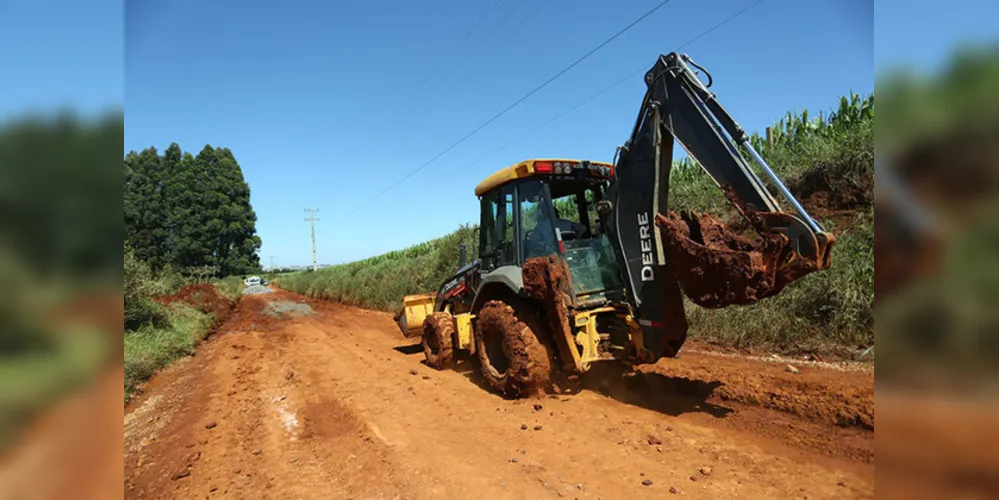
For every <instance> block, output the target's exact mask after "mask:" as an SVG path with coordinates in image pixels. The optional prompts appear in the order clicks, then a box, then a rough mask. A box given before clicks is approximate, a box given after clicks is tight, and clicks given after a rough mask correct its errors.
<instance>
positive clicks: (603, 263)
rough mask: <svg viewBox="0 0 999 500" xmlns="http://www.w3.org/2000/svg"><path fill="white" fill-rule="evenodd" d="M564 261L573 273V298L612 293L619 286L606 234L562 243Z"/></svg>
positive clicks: (615, 264) (615, 266) (620, 283)
mask: <svg viewBox="0 0 999 500" xmlns="http://www.w3.org/2000/svg"><path fill="white" fill-rule="evenodd" d="M564 244H565V260H566V262H567V263H568V264H569V272H570V273H572V284H573V292H574V293H575V294H576V295H585V294H590V293H596V292H600V291H603V290H612V289H616V288H619V287H621V286H622V282H621V277H620V275H619V274H618V266H617V262H616V260H615V258H614V250H613V249H612V248H611V246H610V240H608V239H607V235H606V234H601V235H600V236H597V237H594V238H586V239H582V240H571V241H566V242H564Z"/></svg>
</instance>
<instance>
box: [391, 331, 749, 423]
mask: <svg viewBox="0 0 999 500" xmlns="http://www.w3.org/2000/svg"><path fill="white" fill-rule="evenodd" d="M393 349H395V350H396V351H398V352H401V353H403V354H407V355H416V354H420V355H422V354H423V347H422V345H421V344H412V345H400V346H396V347H394V348H393ZM421 357H422V356H421ZM420 362H421V363H423V364H426V361H425V360H422V359H421V360H420ZM451 369H453V370H454V371H456V372H458V373H460V374H461V375H463V376H464V377H465V378H467V379H468V380H469V381H470V382H472V383H473V384H475V385H477V386H478V387H479V388H481V389H482V390H484V391H486V392H488V393H490V394H495V393H494V392H493V391H492V390H491V389H490V388H489V385H488V384H487V383H486V380H485V379H484V378H483V377H482V372H481V371H480V370H479V364H478V361H477V360H476V359H475V356H471V355H469V354H467V353H455V363H454V365H452V367H451ZM554 382H555V385H557V386H558V388H559V389H558V394H562V395H564V396H570V397H571V396H572V395H574V394H578V393H579V392H581V391H583V390H589V391H593V392H595V393H597V394H602V395H604V396H607V397H609V398H613V399H616V400H618V401H620V402H622V403H625V404H629V405H634V406H640V407H642V408H646V409H649V410H654V411H658V412H661V413H665V414H668V415H674V416H676V415H680V414H683V413H692V412H701V413H707V414H709V415H712V416H714V417H718V418H723V417H725V416H726V415H727V414H729V413H731V412H732V411H733V410H732V409H731V408H726V407H724V406H719V405H716V404H713V403H709V402H707V400H708V399H709V398H710V397H711V394H712V393H713V392H714V390H715V389H716V388H718V387H719V386H721V385H722V382H719V381H712V382H705V381H703V380H690V379H687V378H682V377H667V376H665V375H662V374H658V373H641V372H636V371H632V369H631V368H630V367H628V366H627V365H624V364H621V363H596V364H594V365H593V367H592V368H590V370H589V371H588V372H586V374H585V375H583V376H582V377H580V379H579V380H577V381H569V380H568V379H567V378H566V377H565V376H564V375H560V376H556V380H555V381H554ZM549 392H551V391H549ZM497 396H499V395H497Z"/></svg>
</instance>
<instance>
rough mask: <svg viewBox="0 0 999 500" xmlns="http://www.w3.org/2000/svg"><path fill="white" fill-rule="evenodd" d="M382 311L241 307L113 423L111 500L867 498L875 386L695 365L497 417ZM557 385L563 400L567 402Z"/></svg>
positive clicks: (293, 299)
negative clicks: (119, 495)
mask: <svg viewBox="0 0 999 500" xmlns="http://www.w3.org/2000/svg"><path fill="white" fill-rule="evenodd" d="M413 343H414V341H413V340H407V339H404V338H403V337H402V336H401V334H400V333H399V331H398V328H397V327H396V326H395V324H394V323H393V322H392V319H391V315H389V314H385V313H379V312H372V311H365V310H360V309H355V308H349V307H345V306H340V305H336V304H331V303H324V302H313V301H309V300H306V299H303V298H301V297H299V296H296V295H293V294H290V293H287V292H283V291H277V292H276V293H272V294H264V295H254V296H247V297H244V298H243V299H242V301H241V302H240V304H239V306H238V308H237V311H236V313H235V314H234V315H233V317H232V318H231V319H230V320H229V322H228V323H227V324H226V325H224V326H223V327H222V328H221V330H220V333H219V334H216V335H214V336H213V337H211V338H210V339H209V340H208V341H206V343H205V344H204V345H203V346H202V347H201V348H200V349H199V351H198V354H197V355H196V356H194V357H190V358H186V359H184V360H181V361H179V362H178V363H176V364H175V365H173V366H172V367H170V368H169V369H167V370H165V371H164V372H162V373H160V374H159V375H158V376H156V377H155V378H154V379H153V380H151V381H150V383H149V384H148V386H147V387H146V389H145V393H144V394H143V395H142V396H140V397H139V398H138V399H136V400H135V401H134V402H133V403H132V404H131V405H130V406H129V407H128V408H126V411H125V495H126V497H128V498H214V497H222V496H226V497H231V498H358V499H360V498H409V499H426V498H456V499H457V498H490V499H493V498H549V497H551V498H557V497H565V498H594V499H595V498H604V499H614V498H664V497H670V496H672V495H671V494H675V495H683V496H687V497H692V498H858V497H860V498H864V497H873V495H874V472H875V471H874V432H873V426H874V418H873V415H874V389H873V378H874V376H873V371H862V370H861V371H843V370H837V369H833V368H823V367H820V366H817V365H807V366H806V365H799V367H800V369H801V370H800V373H791V372H789V371H787V368H786V365H787V363H785V362H770V361H766V360H751V359H746V358H741V357H734V356H725V355H719V354H712V353H703V352H697V351H698V349H697V346H695V345H691V348H690V349H689V350H688V351H685V352H684V353H683V354H682V355H681V357H680V358H679V359H674V360H662V361H660V363H659V364H657V365H655V366H644V367H641V369H639V370H637V371H636V372H631V373H627V372H625V371H624V370H623V369H621V368H616V367H615V366H613V365H607V366H604V367H602V368H601V369H599V370H596V371H594V372H591V373H589V374H587V376H586V377H584V379H583V382H582V384H583V387H582V388H581V390H579V391H578V392H577V391H570V392H571V393H570V394H560V395H551V396H549V397H546V398H544V399H537V400H529V401H509V400H504V399H502V398H501V397H499V396H496V395H494V394H492V393H490V392H488V391H487V390H485V389H484V388H483V386H482V385H481V382H480V380H479V378H478V376H477V374H476V371H475V370H474V366H473V365H471V364H470V363H463V364H462V365H460V366H459V369H458V370H455V371H443V372H438V371H435V370H433V369H431V368H429V367H427V366H425V365H424V364H422V363H421V361H422V359H423V354H422V352H421V351H418V350H417V349H413V348H412V347H411V346H412V344H413ZM566 389H571V388H566Z"/></svg>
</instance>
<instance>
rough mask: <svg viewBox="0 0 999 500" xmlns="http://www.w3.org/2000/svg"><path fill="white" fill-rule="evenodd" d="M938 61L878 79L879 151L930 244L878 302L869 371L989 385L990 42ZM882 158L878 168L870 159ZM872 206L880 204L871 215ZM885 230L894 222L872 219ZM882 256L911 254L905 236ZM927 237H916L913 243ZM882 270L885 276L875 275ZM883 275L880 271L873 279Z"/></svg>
mask: <svg viewBox="0 0 999 500" xmlns="http://www.w3.org/2000/svg"><path fill="white" fill-rule="evenodd" d="M951 61H952V62H951V63H950V64H949V65H948V66H947V67H945V68H943V71H941V72H939V73H935V74H927V75H915V74H911V73H909V72H907V71H895V72H892V73H890V74H887V75H886V76H885V77H883V78H882V79H881V80H880V81H879V82H878V85H877V93H878V98H879V99H880V100H881V102H882V117H881V118H880V121H879V123H878V137H877V141H878V151H879V154H882V152H884V154H885V156H886V159H887V160H888V161H886V164H885V166H884V168H885V169H886V170H887V169H892V170H893V171H894V172H895V174H896V175H897V176H898V177H899V178H900V179H901V180H902V181H903V182H904V183H905V184H908V185H910V186H912V192H913V196H914V198H915V199H916V200H917V202H918V203H920V204H921V205H922V207H923V209H924V210H926V211H928V212H929V213H930V214H932V218H933V220H932V223H933V225H934V226H935V227H933V231H934V232H935V233H936V234H935V235H934V236H937V237H938V238H939V242H938V245H936V246H937V248H933V246H929V248H931V251H930V252H928V253H929V255H928V257H929V258H928V259H925V260H923V261H920V262H916V264H923V263H926V264H929V265H925V264H924V265H923V266H918V269H914V270H911V271H910V273H909V275H908V276H907V278H909V280H908V281H905V282H902V284H901V286H899V287H898V288H897V289H895V290H893V291H892V292H891V293H885V294H882V296H881V297H880V298H879V301H878V306H877V315H878V342H879V343H880V344H881V345H880V349H879V354H880V356H879V359H878V362H879V365H878V379H879V382H881V381H887V382H897V383H900V384H902V385H906V386H909V387H916V386H918V387H919V388H920V390H924V388H940V389H944V390H947V391H949V392H950V393H951V394H953V393H964V392H965V391H967V390H968V389H969V388H971V387H973V386H974V385H981V386H983V387H984V388H985V390H986V391H987V392H989V393H992V394H994V392H995V380H996V375H997V373H999V328H996V325H999V307H997V303H996V302H997V301H996V298H997V297H999V295H997V294H996V293H995V292H996V290H999V260H997V259H996V256H997V255H999V217H996V216H997V215H999V93H997V92H996V91H995V90H996V89H997V88H999V44H992V45H991V46H983V47H980V48H972V49H967V50H962V51H959V52H957V53H956V54H955V55H954V57H952V58H951ZM879 168H881V167H879ZM879 215H880V214H879ZM881 220H882V222H881V224H882V227H880V228H879V230H881V231H882V232H883V233H882V234H887V235H890V234H892V231H889V229H892V228H893V227H892V226H891V225H890V224H897V222H893V221H892V219H891V218H888V217H885V218H883V219H881ZM884 241H885V243H884V246H885V250H884V252H885V257H884V258H891V257H894V256H896V255H898V256H901V257H907V256H908V255H907V253H909V252H911V254H913V255H920V256H922V255H921V254H920V253H919V252H918V249H919V248H921V247H922V246H920V247H916V246H915V245H913V243H914V242H907V245H906V247H905V248H904V250H907V251H908V252H906V251H898V250H895V251H893V250H892V248H891V245H889V243H890V242H891V241H892V240H890V239H888V238H886V239H885V240H884ZM920 243H926V242H920ZM880 279H882V280H884V279H885V278H884V277H881V278H880ZM882 283H884V282H883V281H882V282H879V285H881V284H882Z"/></svg>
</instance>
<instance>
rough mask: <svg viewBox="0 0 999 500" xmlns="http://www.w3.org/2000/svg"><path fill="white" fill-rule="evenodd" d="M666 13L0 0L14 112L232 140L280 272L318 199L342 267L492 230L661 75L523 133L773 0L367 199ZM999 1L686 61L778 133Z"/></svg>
mask: <svg viewBox="0 0 999 500" xmlns="http://www.w3.org/2000/svg"><path fill="white" fill-rule="evenodd" d="M656 3H658V2H657V1H655V0H641V1H637V0H636V1H629V2H601V1H596V0H578V1H570V0H498V1H497V0H483V1H474V2H458V1H456V0H433V1H427V2H388V3H386V2H367V1H362V0H352V1H346V0H345V1H340V2H326V1H323V2H319V1H314V2H304V1H303V2H288V3H284V4H281V3H275V2H262V1H241V2H198V1H191V0H173V1H169V2H152V1H142V2H138V1H136V2H131V1H130V2H128V3H127V8H125V9H123V8H122V4H121V3H118V2H107V1H105V0H96V1H92V2H70V1H68V0H52V1H49V0H15V1H14V2H4V3H3V4H2V6H0V41H3V42H4V46H5V47H12V46H16V47H23V50H5V51H3V53H2V55H0V63H2V67H4V68H5V72H4V78H3V79H0V116H6V115H9V114H11V113H13V112H20V111H23V110H25V109H49V108H52V107H53V106H55V105H56V104H59V103H62V104H70V105H72V106H74V107H75V108H76V109H79V110H82V111H84V112H95V111H96V110H100V109H105V108H107V107H109V106H115V105H118V106H120V105H121V104H122V102H124V106H125V109H126V136H125V138H124V147H125V151H128V150H133V149H134V150H139V149H142V148H145V147H148V146H155V147H157V148H158V149H160V150H162V149H163V148H165V147H166V146H167V145H169V143H170V142H174V141H175V142H178V143H179V144H180V145H181V147H183V148H184V149H185V150H188V151H193V152H196V151H198V150H199V149H200V148H201V147H203V146H204V145H205V144H208V143H210V144H212V145H215V146H227V147H229V148H231V149H232V150H233V152H234V153H235V155H236V157H237V159H238V161H239V162H240V164H241V166H242V168H243V172H244V175H245V177H246V179H247V181H248V182H249V184H250V188H251V190H252V200H251V201H252V203H253V205H254V208H255V210H256V212H257V215H258V218H259V220H258V223H257V228H258V232H259V233H260V235H261V237H262V238H263V240H264V246H263V248H262V250H261V252H260V254H261V257H262V258H261V261H262V262H263V263H264V264H265V265H267V264H269V262H270V256H271V255H273V256H274V261H275V263H276V264H278V265H288V264H306V263H309V262H310V261H311V253H310V248H309V230H308V224H307V223H306V222H305V220H304V219H305V215H306V214H305V213H304V212H303V209H304V208H306V207H314V208H319V209H320V210H321V211H320V213H319V217H320V219H321V220H320V222H319V223H318V224H317V228H316V232H317V240H318V246H319V260H320V262H323V263H339V262H343V261H349V260H354V259H358V258H362V257H366V256H370V255H375V254H378V253H381V252H384V251H388V250H391V249H396V248H402V247H405V246H408V245H410V244H414V243H418V242H420V241H424V240H427V239H429V238H433V237H437V236H441V235H443V234H446V233H448V232H450V231H452V230H453V229H454V228H455V227H457V226H458V225H459V224H461V223H469V222H474V221H475V220H476V219H477V203H476V200H475V197H474V195H473V192H472V190H473V187H474V186H475V184H476V183H478V182H479V181H480V180H481V179H482V178H484V177H485V176H486V175H488V174H489V173H491V172H493V171H495V170H496V169H498V168H501V167H504V166H506V165H508V164H511V163H514V162H516V161H519V160H521V159H523V158H527V157H536V156H571V157H579V158H589V159H597V160H609V159H610V158H611V157H612V155H613V151H614V147H615V146H616V145H618V144H620V143H621V142H623V141H624V140H625V139H627V136H628V133H629V132H630V130H631V126H632V124H633V121H634V118H635V114H636V112H637V111H638V106H639V104H640V101H641V98H642V95H643V92H644V85H643V83H642V81H641V77H640V74H636V75H635V76H634V77H633V78H631V79H630V80H628V81H626V82H625V83H623V84H621V85H618V86H617V87H615V88H613V89H612V90H610V91H608V92H606V93H605V94H603V95H601V96H600V97H599V98H597V99H595V100H593V101H591V102H589V103H588V104H586V105H585V106H582V107H580V108H579V109H577V110H575V111H573V112H572V113H569V114H567V115H565V116H564V117H562V118H560V119H559V120H557V121H555V122H554V123H551V124H550V125H548V126H546V127H544V128H542V129H540V130H537V131H536V132H534V133H532V134H530V135H529V136H528V137H526V138H522V139H520V140H517V141H515V139H518V138H521V137H523V136H524V134H525V133H526V132H528V131H531V130H532V129H535V128H536V127H537V126H538V125H540V124H541V123H544V122H546V121H548V120H550V119H551V118H552V117H554V116H556V115H559V114H560V113H562V112H564V111H565V110H566V109H568V108H570V107H572V106H574V105H576V104H577V103H579V102H581V101H583V100H584V99H586V98H588V97H590V96H592V95H593V94H594V93H596V92H598V91H599V90H601V89H604V88H606V87H607V86H609V85H611V84H612V83H614V82H617V81H619V80H620V79H621V78H622V77H624V76H626V75H628V74H629V73H632V72H635V71H636V70H641V69H643V68H647V67H649V66H650V65H651V64H652V63H653V62H654V61H655V58H656V56H657V55H658V54H659V53H665V52H669V51H671V50H674V49H676V48H677V46H678V45H680V44H681V43H684V42H686V41H688V40H690V39H691V38H693V37H695V36H697V35H699V34H701V33H703V32H704V31H705V30H706V29H708V28H710V27H711V26H713V25H715V24H716V23H717V22H719V21H720V20H722V19H724V18H726V17H728V16H730V15H731V14H733V13H735V12H737V11H739V10H740V9H743V8H744V7H746V6H748V5H750V4H751V3H753V1H752V0H710V1H709V0H672V1H671V2H670V3H669V4H667V5H666V6H665V7H663V8H662V9H660V10H659V11H657V12H656V13H655V14H653V15H652V16H650V17H649V18H647V19H645V20H644V21H643V22H641V23H640V24H638V25H637V26H635V27H634V28H633V29H631V30H630V31H628V32H627V33H625V34H624V35H622V36H621V37H619V38H618V39H616V40H615V41H614V42H612V43H610V44H609V45H607V46H606V47H604V48H603V49H602V50H600V51H599V52H597V53H596V54H594V55H593V56H592V57H590V58H589V59H587V60H586V61H584V62H583V63H581V64H579V65H578V66H577V67H575V68H574V69H573V70H571V71H570V72H568V73H566V74H565V75H564V76H563V77H561V78H559V79H558V80H556V81H555V82H554V83H552V84H551V85H550V86H548V87H547V88H545V89H543V90H541V91H540V92H538V93H537V94H535V95H534V96H532V97H531V98H530V99H529V100H527V101H525V102H524V103H523V104H521V105H520V106H518V107H517V108H515V109H514V110H512V111H511V112H509V113H508V114H506V115H505V116H503V117H502V118H500V119H499V120H497V121H496V122H494V123H493V124H491V125H490V126H489V127H487V128H485V129H483V130H482V131H481V132H480V133H478V134H477V135H475V136H474V137H472V138H470V139H469V140H467V141H466V142H465V143H463V144H462V145H460V146H459V147H457V148H455V149H454V150H452V151H451V152H449V153H448V154H446V155H444V156H443V157H441V158H440V159H439V160H437V161H435V162H433V163H432V164H430V165H429V166H427V167H426V168H424V169H423V170H421V171H420V172H419V173H417V174H416V175H414V176H413V177H412V178H411V179H409V180H408V181H407V182H406V183H404V184H402V185H400V186H398V187H396V188H395V189H392V190H390V191H388V192H387V193H385V194H384V195H383V196H381V197H380V198H378V199H377V200H375V201H373V202H371V203H369V204H367V205H364V206H362V203H364V202H366V201H368V200H370V199H371V198H372V197H373V196H375V195H376V194H377V193H379V192H381V191H382V190H383V189H384V188H386V187H388V186H389V185H391V184H392V183H394V182H395V181H396V180H398V179H399V178H401V177H402V176H403V175H405V174H407V173H409V172H411V171H412V170H413V169H414V168H416V167H418V166H419V165H421V164H423V163H424V162H425V161H426V160H428V159H430V158H431V157H433V156H434V155H435V154H437V153H438V152H440V151H441V150H442V149H444V148H445V147H447V146H449V145H450V144H451V143H453V142H454V141H455V140H457V139H458V138H460V137H461V136H463V135H465V134H466V133H467V132H469V131H470V130H472V129H473V128H475V127H476V126H477V125H479V124H480V123H482V122H483V121H484V120H486V119H487V118H489V117H490V116H492V115H494V114H495V113H496V112H498V111H499V110H501V109H503V108H504V107H505V106H506V105H508V104H509V103H511V102H513V101H514V100H516V99H517V98H519V97H520V96H522V95H523V94H524V93H526V92H527V91H529V90H531V89H532V88H534V87H535V86H536V85H537V84H539V83H540V82H543V81H544V80H546V79H547V78H548V77H550V76H551V75H553V74H554V73H556V72H557V71H558V70H560V69H561V68H563V67H565V66H566V65H567V64H569V63H570V62H572V61H573V60H575V59H576V58H577V57H579V56H580V55H582V54H584V53H586V52H587V51H589V50H590V49H591V48H593V47H594V46H596V45H597V44H598V43H599V42H601V41H602V40H604V39H606V38H607V37H609V36H610V35H612V34H613V33H615V32H616V31H617V30H619V29H620V28H621V27H623V26H625V25H627V24H628V23H629V22H631V21H632V20H633V19H635V18H637V17H638V16H639V15H641V14H642V13H644V12H645V11H647V10H648V9H649V8H651V7H652V6H654V5H655V4H656ZM84 4H86V6H84ZM997 11H999V6H997V3H996V2H995V1H994V0H976V1H961V2H956V1H950V2H911V1H901V0H892V1H879V2H878V4H877V7H876V9H875V7H874V6H873V2H871V1H870V0H866V1H863V0H862V1H857V0H809V1H798V0H765V1H764V2H762V3H760V4H759V5H757V6H755V7H753V8H752V9H750V10H748V11H747V12H745V13H744V14H743V15H741V16H740V17H738V18H737V19H735V20H733V21H731V22H729V23H728V24H727V25H725V26H723V27H721V28H720V29H717V30H715V31H714V32H712V33H710V34H708V35H706V36H704V37H703V38H701V39H699V40H697V41H696V42H693V43H691V44H690V45H688V46H686V47H684V48H683V51H685V52H687V53H689V54H690V55H691V56H692V57H694V59H695V60H696V61H698V62H699V63H701V64H703V65H705V66H706V67H707V68H708V69H709V70H710V71H711V72H712V74H713V75H714V77H715V86H714V87H713V90H715V91H716V92H717V94H718V96H719V98H720V100H721V101H722V103H723V104H724V105H725V106H726V107H727V108H728V110H729V111H730V112H731V113H732V114H733V115H734V116H735V118H736V119H737V120H738V121H739V122H740V123H741V124H742V125H743V126H744V127H745V128H747V129H749V130H758V129H761V128H763V127H765V126H766V125H768V124H770V123H771V122H772V121H773V120H775V119H777V118H779V117H780V116H781V115H783V114H784V113H785V112H786V111H788V110H801V109H804V108H808V109H810V110H812V111H817V110H819V109H825V110H828V109H829V108H831V107H832V106H834V105H835V101H836V98H837V97H838V96H839V95H841V94H844V93H846V92H848V91H850V90H853V91H857V92H870V91H872V90H873V82H874V77H873V73H874V69H875V67H876V66H877V67H881V66H885V65H888V64H890V63H896V62H899V61H911V62H912V64H915V65H917V66H921V67H932V66H934V65H936V64H939V62H940V61H943V60H945V57H946V54H947V52H948V51H949V48H950V47H951V46H952V45H953V43H954V41H956V40H968V39H980V38H986V37H992V39H994V35H995V33H994V32H995V28H994V26H990V24H992V22H991V21H990V20H991V19H996V18H999V12H997ZM483 15H485V17H483ZM480 20H481V22H480V23H478V24H477V29H475V30H473V31H471V32H469V28H470V27H472V26H473V25H476V22H477V21H480ZM501 21H502V22H503V23H502V24H500V23H501ZM875 23H877V26H878V30H877V31H876V32H875V30H874V29H873V26H874V24H875ZM466 35H467V37H466ZM460 41H464V43H461V44H459V42H460ZM875 49H876V50H875ZM123 60H124V68H122V66H121V64H122V61H123ZM7 68H11V69H14V68H16V69H17V70H19V71H10V70H6V69H7ZM435 69H436V70H437V71H434V70H435ZM428 77H429V78H428ZM422 83H427V84H426V85H421V84H422ZM122 96H124V101H122ZM511 142H512V144H511ZM507 145H510V146H509V147H507V148H505V149H502V150H501V148H503V147H504V146H507ZM352 210H356V213H355V214H353V215H352V216H350V217H345V214H346V213H347V212H349V211H352Z"/></svg>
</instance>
